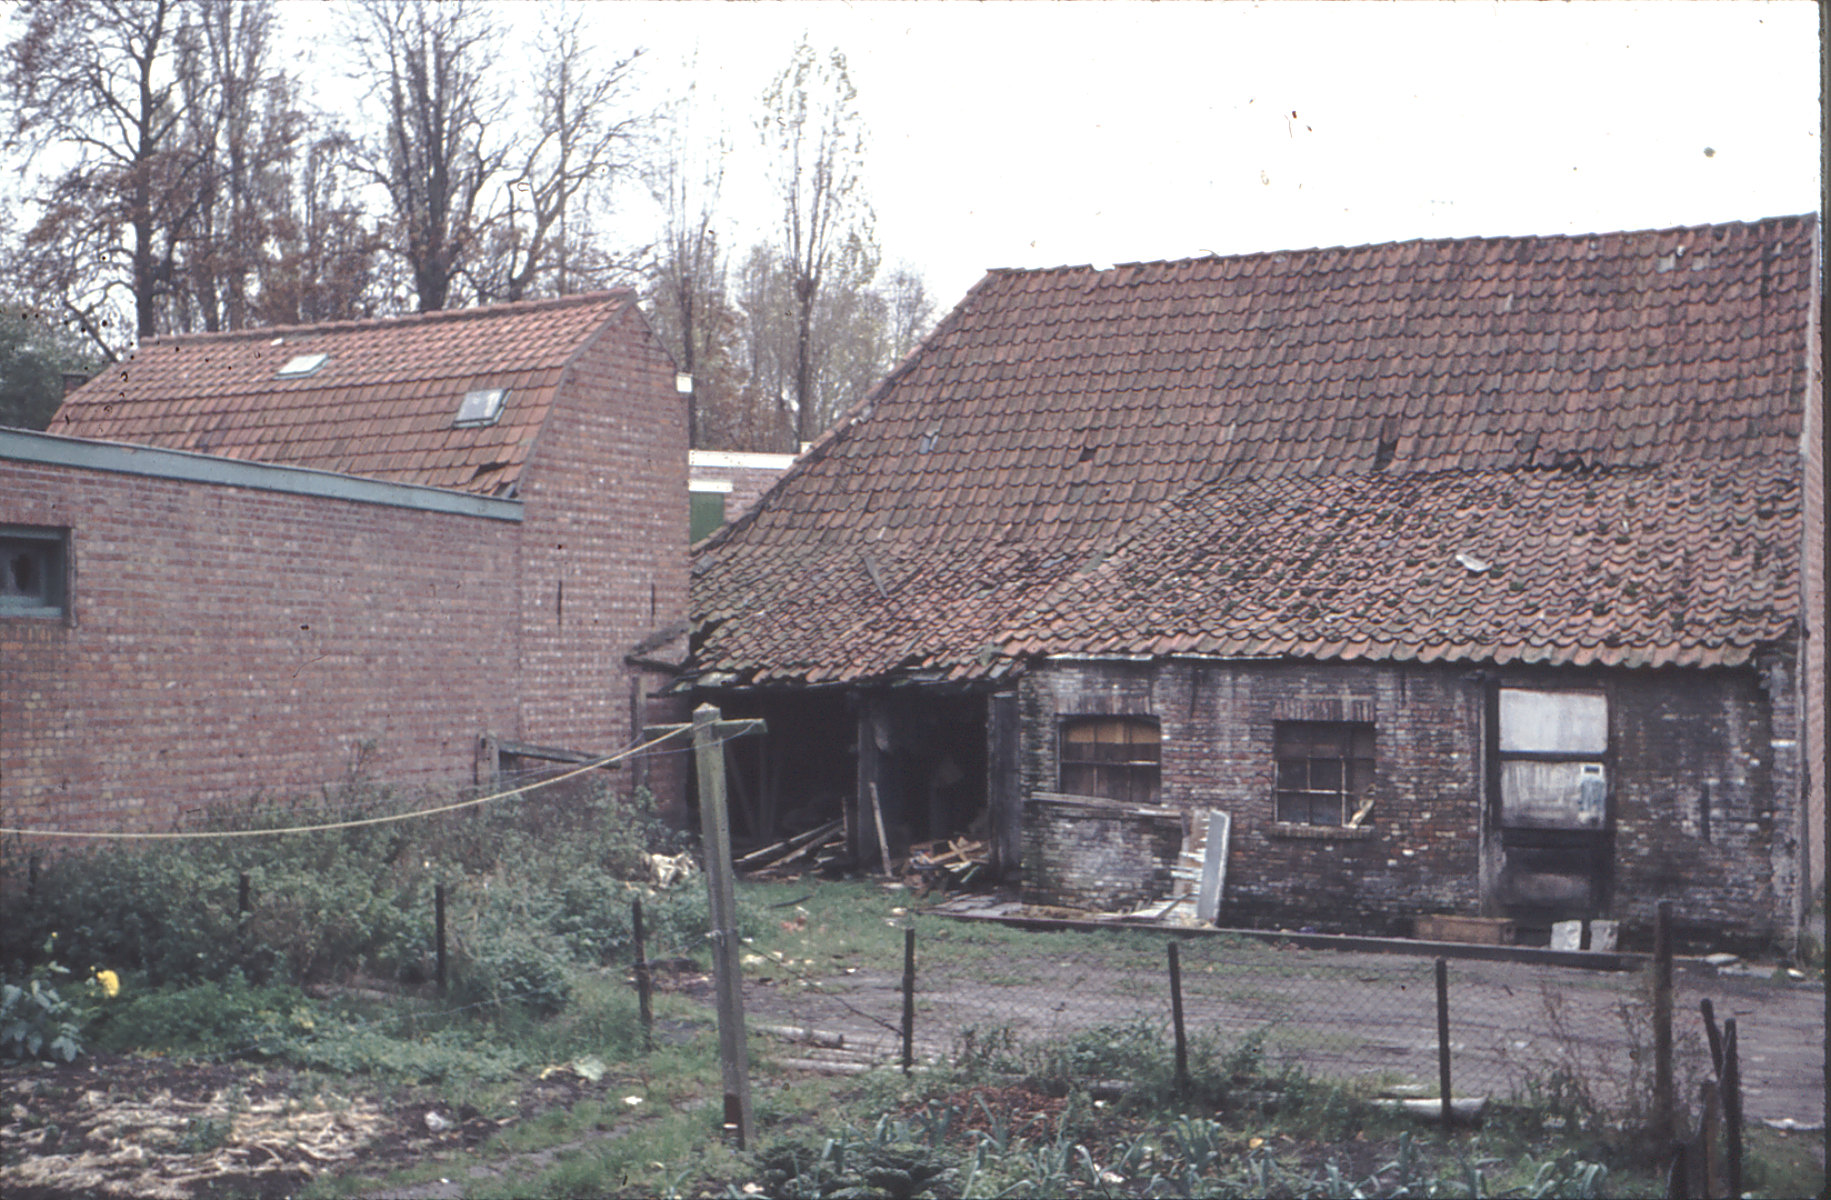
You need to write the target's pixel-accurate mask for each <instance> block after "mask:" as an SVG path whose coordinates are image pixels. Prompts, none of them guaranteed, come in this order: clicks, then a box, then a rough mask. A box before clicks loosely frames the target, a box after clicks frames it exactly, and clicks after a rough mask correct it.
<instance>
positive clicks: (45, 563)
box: [0, 525, 71, 622]
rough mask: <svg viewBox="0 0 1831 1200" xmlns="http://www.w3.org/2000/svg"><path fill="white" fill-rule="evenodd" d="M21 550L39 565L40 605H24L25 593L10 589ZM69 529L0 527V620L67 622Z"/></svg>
mask: <svg viewBox="0 0 1831 1200" xmlns="http://www.w3.org/2000/svg"><path fill="white" fill-rule="evenodd" d="M21 550H24V551H25V552H26V553H31V552H32V550H36V551H38V553H37V554H36V555H34V557H35V558H36V560H37V561H38V563H39V572H40V577H41V578H42V580H43V582H44V587H43V588H42V590H41V594H42V596H43V598H44V603H42V604H29V603H26V602H25V599H26V598H27V594H26V593H23V592H14V591H12V590H11V575H12V570H13V560H14V556H15V554H17V553H18V552H19V551H21ZM70 591H71V588H70V530H69V528H68V527H65V526H55V525H0V619H19V620H28V621H64V622H68V621H69V619H70V611H71V608H70Z"/></svg>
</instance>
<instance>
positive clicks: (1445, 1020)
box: [1437, 958, 1454, 1129]
mask: <svg viewBox="0 0 1831 1200" xmlns="http://www.w3.org/2000/svg"><path fill="white" fill-rule="evenodd" d="M1437 1091H1438V1094H1439V1096H1440V1098H1441V1101H1442V1104H1443V1127H1444V1128H1445V1129H1448V1128H1449V1127H1450V1120H1451V1118H1452V1116H1453V1115H1454V1114H1453V1113H1452V1111H1451V1103H1450V964H1449V961H1448V960H1447V959H1442V958H1440V959H1438V960H1437Z"/></svg>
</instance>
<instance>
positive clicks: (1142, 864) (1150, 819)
mask: <svg viewBox="0 0 1831 1200" xmlns="http://www.w3.org/2000/svg"><path fill="white" fill-rule="evenodd" d="M1023 829H1024V864H1025V867H1024V883H1023V900H1024V903H1026V904H1050V905H1059V906H1061V907H1063V908H1084V909H1094V910H1097V911H1103V912H1118V911H1126V910H1130V909H1133V908H1137V907H1138V906H1139V905H1142V904H1147V903H1149V902H1150V901H1152V900H1156V899H1160V898H1162V897H1164V896H1167V895H1169V894H1170V883H1171V875H1170V870H1171V868H1172V867H1173V866H1175V864H1176V856H1177V854H1178V853H1180V852H1181V850H1182V841H1183V819H1182V814H1181V813H1180V812H1178V811H1176V810H1175V809H1168V808H1140V807H1135V806H1132V805H1124V804H1116V803H1114V802H1113V801H1110V800H1097V799H1094V798H1092V797H1086V796H1066V795H1062V794H1060V793H1057V792H1039V793H1037V794H1035V795H1033V796H1031V797H1030V798H1029V800H1027V801H1026V802H1025V804H1024V822H1023Z"/></svg>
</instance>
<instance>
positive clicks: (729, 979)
mask: <svg viewBox="0 0 1831 1200" xmlns="http://www.w3.org/2000/svg"><path fill="white" fill-rule="evenodd" d="M719 724H720V722H719V711H718V709H716V708H714V707H712V706H711V705H710V704H702V705H700V706H699V707H698V708H696V709H694V710H693V756H694V758H695V760H696V761H697V763H698V767H699V836H700V840H701V843H702V845H703V847H704V850H705V855H706V890H707V894H708V899H709V901H710V903H711V907H712V912H711V916H712V977H713V983H714V985H715V988H716V991H717V997H718V1051H719V1066H720V1069H721V1072H722V1074H723V1076H724V1085H725V1134H726V1136H727V1137H728V1138H730V1139H731V1140H732V1141H733V1142H734V1143H735V1144H736V1146H737V1148H738V1149H739V1150H742V1149H744V1148H746V1147H747V1146H749V1145H750V1139H751V1132H752V1129H753V1125H752V1117H751V1110H750V1059H749V1046H748V1045H747V1044H746V1042H745V1036H744V977H743V974H742V963H741V961H740V943H739V940H738V928H737V897H736V892H735V890H734V885H733V881H732V871H731V826H730V824H729V818H728V817H727V815H726V810H725V752H724V747H723V746H722V745H721V744H720V742H719Z"/></svg>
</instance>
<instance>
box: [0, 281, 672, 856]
mask: <svg viewBox="0 0 1831 1200" xmlns="http://www.w3.org/2000/svg"><path fill="white" fill-rule="evenodd" d="M686 476H687V447H686V414H685V410H684V404H683V401H682V399H681V397H680V396H679V395H678V394H677V393H676V390H675V372H674V365H673V362H672V361H671V360H670V358H669V357H668V355H667V354H666V352H665V351H663V350H662V348H661V346H660V345H659V344H658V343H657V342H656V341H655V339H654V337H653V336H652V335H651V333H650V332H649V329H648V326H647V324H646V323H645V321H644V319H643V318H642V316H641V314H640V313H639V312H638V311H637V308H636V304H635V298H634V295H633V294H632V293H630V292H627V291H619V292H610V293H600V294H594V295H586V296H574V297H568V298H565V299H562V300H553V301H544V302H534V303H524V304H512V305H504V306H499V307H493V308H480V309H471V310H464V311H454V312H446V313H436V314H428V315H424V316H416V317H407V318H402V319H398V320H377V321H362V322H353V323H341V324H328V325H317V326H309V327H298V328H284V329H262V330H257V331H248V332H241V333H233V334H219V335H199V336H184V337H170V338H162V339H158V340H155V341H152V342H149V343H148V344H146V345H144V346H142V347H141V348H140V350H139V351H138V352H137V353H136V354H134V355H133V357H132V358H130V359H129V360H128V361H126V362H125V363H123V364H121V365H119V366H117V367H114V368H110V369H109V370H108V371H107V372H106V373H104V374H102V375H101V376H99V377H97V378H96V379H94V380H93V381H91V382H90V383H88V384H87V385H86V386H84V387H82V388H80V389H79V390H77V391H76V392H74V393H72V394H71V395H70V396H69V398H68V399H67V400H66V401H65V403H64V405H63V407H62V409H61V410H60V411H59V412H58V414H57V416H56V418H55V420H54V422H53V424H52V426H51V428H50V430H49V431H48V432H47V433H44V434H35V433H28V432H24V431H15V430H0V550H3V551H4V561H3V562H0V566H4V568H5V571H4V582H3V583H0V811H3V813H4V821H3V822H0V823H3V824H6V825H9V826H25V827H33V828H44V827H51V828H77V829H92V830H100V829H136V830H144V829H165V828H170V827H172V826H173V825H174V824H179V823H182V822H184V821H185V820H186V819H187V817H188V816H189V815H191V814H194V813H195V811H196V810H199V809H201V808H203V807H205V806H207V805H209V804H211V803H213V802H219V801H226V800H236V799H242V798H246V797H250V796H253V795H254V794H256V793H266V794H268V795H275V794H282V795H283V794H285V793H287V792H288V791H297V790H313V789H316V788H318V787H319V786H321V785H323V784H326V783H333V782H336V781H338V780H340V779H345V778H349V777H351V776H358V775H359V776H362V777H366V778H368V779H372V780H374V781H376V782H379V783H385V784H390V785H401V784H419V783H439V782H448V781H462V782H466V783H469V782H473V781H478V782H487V781H488V780H489V779H491V778H492V777H494V776H495V775H496V774H497V773H498V772H499V771H501V770H504V769H507V770H513V769H514V768H516V767H517V766H528V765H535V764H546V765H551V764H552V763H555V762H566V761H587V760H588V759H587V757H586V756H597V755H601V754H603V753H607V752H609V751H613V750H616V749H617V748H619V747H621V746H623V745H625V744H627V743H628V742H629V741H630V740H631V737H632V734H633V733H635V732H636V731H638V730H639V729H640V727H641V725H642V724H643V722H644V721H645V720H653V719H654V718H655V717H657V716H660V715H663V714H662V713H661V712H659V711H658V712H649V711H647V710H648V709H649V708H650V705H651V701H650V697H651V695H652V694H654V693H657V692H659V691H660V690H662V689H663V688H665V687H666V685H667V684H668V682H669V678H668V676H667V675H666V674H665V673H657V672H655V671H653V670H648V669H645V668H644V667H643V666H641V665H640V664H638V663H632V662H629V661H626V658H627V656H628V653H629V651H630V650H631V648H632V647H634V646H636V645H637V644H638V643H639V642H640V641H642V640H643V639H644V638H645V636H647V635H648V634H650V633H651V631H653V630H655V629H657V628H658V627H663V626H667V625H669V624H676V625H677V624H678V623H680V622H682V621H683V620H684V618H685V611H686V598H687V597H686V591H687V575H686V549H685V548H686V517H687V513H686V507H687V506H686V499H685V496H686V483H687V478H686ZM657 703H658V705H659V706H660V708H662V709H665V710H666V711H667V712H670V713H671V712H673V711H674V710H675V708H677V704H676V702H672V701H659V702H657ZM677 774H678V773H677V772H675V773H671V774H670V773H662V774H658V775H656V776H655V777H653V778H649V777H646V776H645V775H644V770H643V768H642V767H640V766H636V767H633V768H632V769H630V770H626V771H622V772H621V773H620V774H619V775H618V776H617V777H616V779H617V780H619V781H620V782H621V785H622V786H623V787H625V788H627V787H630V786H633V785H634V784H635V783H637V782H647V783H650V784H651V785H653V786H654V787H656V789H657V790H658V791H660V792H661V793H662V794H663V799H664V800H673V801H675V802H678V800H679V798H680V797H679V796H678V789H679V781H678V779H677V778H675V775H677Z"/></svg>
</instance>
